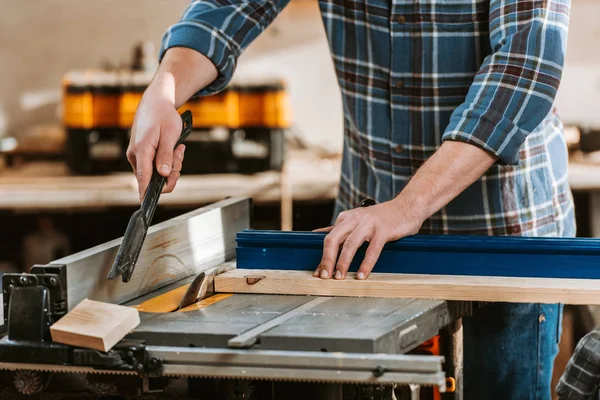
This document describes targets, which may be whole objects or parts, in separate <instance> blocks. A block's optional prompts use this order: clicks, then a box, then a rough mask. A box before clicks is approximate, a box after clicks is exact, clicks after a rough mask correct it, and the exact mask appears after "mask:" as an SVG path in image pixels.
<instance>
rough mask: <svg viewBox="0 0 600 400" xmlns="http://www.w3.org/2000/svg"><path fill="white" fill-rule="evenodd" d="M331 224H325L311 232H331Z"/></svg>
mask: <svg viewBox="0 0 600 400" xmlns="http://www.w3.org/2000/svg"><path fill="white" fill-rule="evenodd" d="M332 229H333V226H326V227H325V228H319V229H314V230H313V232H331V230H332Z"/></svg>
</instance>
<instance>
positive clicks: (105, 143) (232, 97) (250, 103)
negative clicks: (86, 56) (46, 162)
mask: <svg viewBox="0 0 600 400" xmlns="http://www.w3.org/2000/svg"><path fill="white" fill-rule="evenodd" d="M151 79H152V74H151V73H147V72H139V71H132V70H120V71H119V70H118V71H102V70H87V71H73V72H70V73H68V74H67V75H66V76H65V77H64V78H63V82H62V87H63V124H64V126H65V129H66V132H67V161H68V164H69V167H70V168H71V169H72V170H73V171H74V172H75V173H80V174H93V173H106V172H112V171H123V170H130V166H129V164H128V162H127V159H126V157H125V151H126V149H127V145H128V142H129V132H130V129H131V126H132V124H133V118H134V116H135V111H136V109H137V107H138V104H139V102H140V100H141V98H142V94H143V92H144V90H145V89H146V87H147V85H148V84H149V82H150V80H151ZM181 110H182V111H183V110H190V111H191V112H192V114H193V120H194V132H193V133H192V134H191V135H190V137H189V138H188V139H187V140H186V156H187V157H189V158H190V159H195V160H197V162H194V163H191V162H189V163H186V164H185V165H184V167H183V171H182V172H183V173H186V172H187V173H222V172H238V173H254V172H260V171H265V170H279V169H280V168H281V166H282V164H283V152H284V144H285V138H284V133H285V130H286V129H288V128H289V126H290V122H291V113H290V107H289V104H288V95H287V92H286V88H285V85H284V83H283V82H282V81H280V80H269V81H260V82H245V83H232V84H230V85H229V86H228V87H227V88H226V89H225V90H224V91H223V92H221V93H218V94H215V95H211V96H199V97H195V98H192V99H191V100H189V101H188V102H187V103H185V104H184V105H183V106H182V107H181Z"/></svg>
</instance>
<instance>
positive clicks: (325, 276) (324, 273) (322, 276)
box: [321, 269, 329, 279]
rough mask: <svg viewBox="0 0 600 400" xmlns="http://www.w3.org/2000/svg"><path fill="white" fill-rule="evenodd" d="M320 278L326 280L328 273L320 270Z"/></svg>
mask: <svg viewBox="0 0 600 400" xmlns="http://www.w3.org/2000/svg"><path fill="white" fill-rule="evenodd" d="M321 278H322V279H327V278H329V272H327V270H326V269H324V270H321Z"/></svg>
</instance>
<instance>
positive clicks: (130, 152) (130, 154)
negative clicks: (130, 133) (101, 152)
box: [125, 145, 137, 174]
mask: <svg viewBox="0 0 600 400" xmlns="http://www.w3.org/2000/svg"><path fill="white" fill-rule="evenodd" d="M125 155H126V156H127V161H129V164H130V165H131V168H132V169H133V173H134V174H135V170H136V167H137V165H136V160H135V152H134V151H133V148H132V147H131V145H130V146H129V147H128V148H127V152H126V153H125Z"/></svg>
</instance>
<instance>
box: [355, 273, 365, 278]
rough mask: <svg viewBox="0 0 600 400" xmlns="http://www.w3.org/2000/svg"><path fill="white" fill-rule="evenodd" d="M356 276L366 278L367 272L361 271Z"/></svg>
mask: <svg viewBox="0 0 600 400" xmlns="http://www.w3.org/2000/svg"><path fill="white" fill-rule="evenodd" d="M356 277H357V278H358V279H365V274H364V272H359V273H358V275H356Z"/></svg>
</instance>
